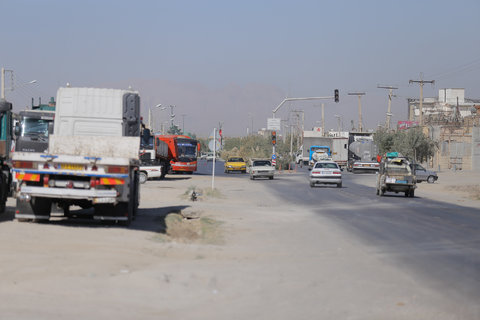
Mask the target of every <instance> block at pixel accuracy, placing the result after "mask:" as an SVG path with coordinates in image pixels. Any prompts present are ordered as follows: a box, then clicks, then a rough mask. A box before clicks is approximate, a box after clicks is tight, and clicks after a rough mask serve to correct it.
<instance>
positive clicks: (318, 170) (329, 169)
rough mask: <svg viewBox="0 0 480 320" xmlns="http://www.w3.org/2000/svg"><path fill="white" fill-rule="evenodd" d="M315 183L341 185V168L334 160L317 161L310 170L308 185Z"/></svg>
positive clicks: (313, 185) (311, 185) (314, 184)
mask: <svg viewBox="0 0 480 320" xmlns="http://www.w3.org/2000/svg"><path fill="white" fill-rule="evenodd" d="M317 184H336V185H337V187H338V188H341V187H342V170H341V168H340V166H339V165H338V164H337V163H336V162H334V161H318V162H316V163H315V165H314V166H313V168H312V171H311V172H310V187H312V188H313V187H315V186H316V185H317Z"/></svg>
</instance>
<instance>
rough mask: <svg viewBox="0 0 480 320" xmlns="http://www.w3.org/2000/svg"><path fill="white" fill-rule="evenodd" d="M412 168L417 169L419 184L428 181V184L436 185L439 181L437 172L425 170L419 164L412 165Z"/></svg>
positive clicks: (416, 174)
mask: <svg viewBox="0 0 480 320" xmlns="http://www.w3.org/2000/svg"><path fill="white" fill-rule="evenodd" d="M412 167H413V168H415V176H416V177H417V182H422V181H427V182H428V183H434V182H435V181H437V180H438V175H437V173H436V172H435V171H432V170H428V169H425V168H424V167H423V166H422V165H421V164H418V163H415V164H412Z"/></svg>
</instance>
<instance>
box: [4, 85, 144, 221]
mask: <svg viewBox="0 0 480 320" xmlns="http://www.w3.org/2000/svg"><path fill="white" fill-rule="evenodd" d="M139 147H140V97H139V94H138V92H136V91H132V90H118V89H100V88H71V87H67V88H59V90H58V92H57V106H56V110H55V124H54V132H53V135H50V136H49V142H48V151H47V152H20V151H16V152H14V154H13V156H12V165H13V170H12V171H13V172H14V174H15V177H16V179H17V181H18V184H17V186H16V201H17V203H16V209H15V218H16V219H19V220H29V219H33V220H48V219H49V218H50V214H51V209H52V205H56V206H58V207H60V208H63V211H64V214H65V215H66V216H70V207H71V206H80V207H82V208H84V209H86V208H90V207H93V208H94V213H93V218H94V219H99V220H113V221H117V222H120V223H122V224H124V225H128V224H130V222H131V221H132V220H133V219H134V218H135V215H136V212H137V209H138V205H139V174H138V171H139V164H140V161H139Z"/></svg>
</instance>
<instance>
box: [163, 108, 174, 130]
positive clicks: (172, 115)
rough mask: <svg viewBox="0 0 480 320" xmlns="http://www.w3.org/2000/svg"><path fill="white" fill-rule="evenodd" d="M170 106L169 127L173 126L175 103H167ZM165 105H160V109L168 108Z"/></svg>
mask: <svg viewBox="0 0 480 320" xmlns="http://www.w3.org/2000/svg"><path fill="white" fill-rule="evenodd" d="M168 107H170V128H173V119H174V118H175V114H174V113H173V108H175V107H176V106H175V105H169V106H168ZM168 107H167V106H164V107H161V108H160V110H165V109H167V108H168Z"/></svg>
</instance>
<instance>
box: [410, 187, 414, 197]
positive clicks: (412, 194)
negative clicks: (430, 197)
mask: <svg viewBox="0 0 480 320" xmlns="http://www.w3.org/2000/svg"><path fill="white" fill-rule="evenodd" d="M414 197H415V189H412V190H410V198H414Z"/></svg>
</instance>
